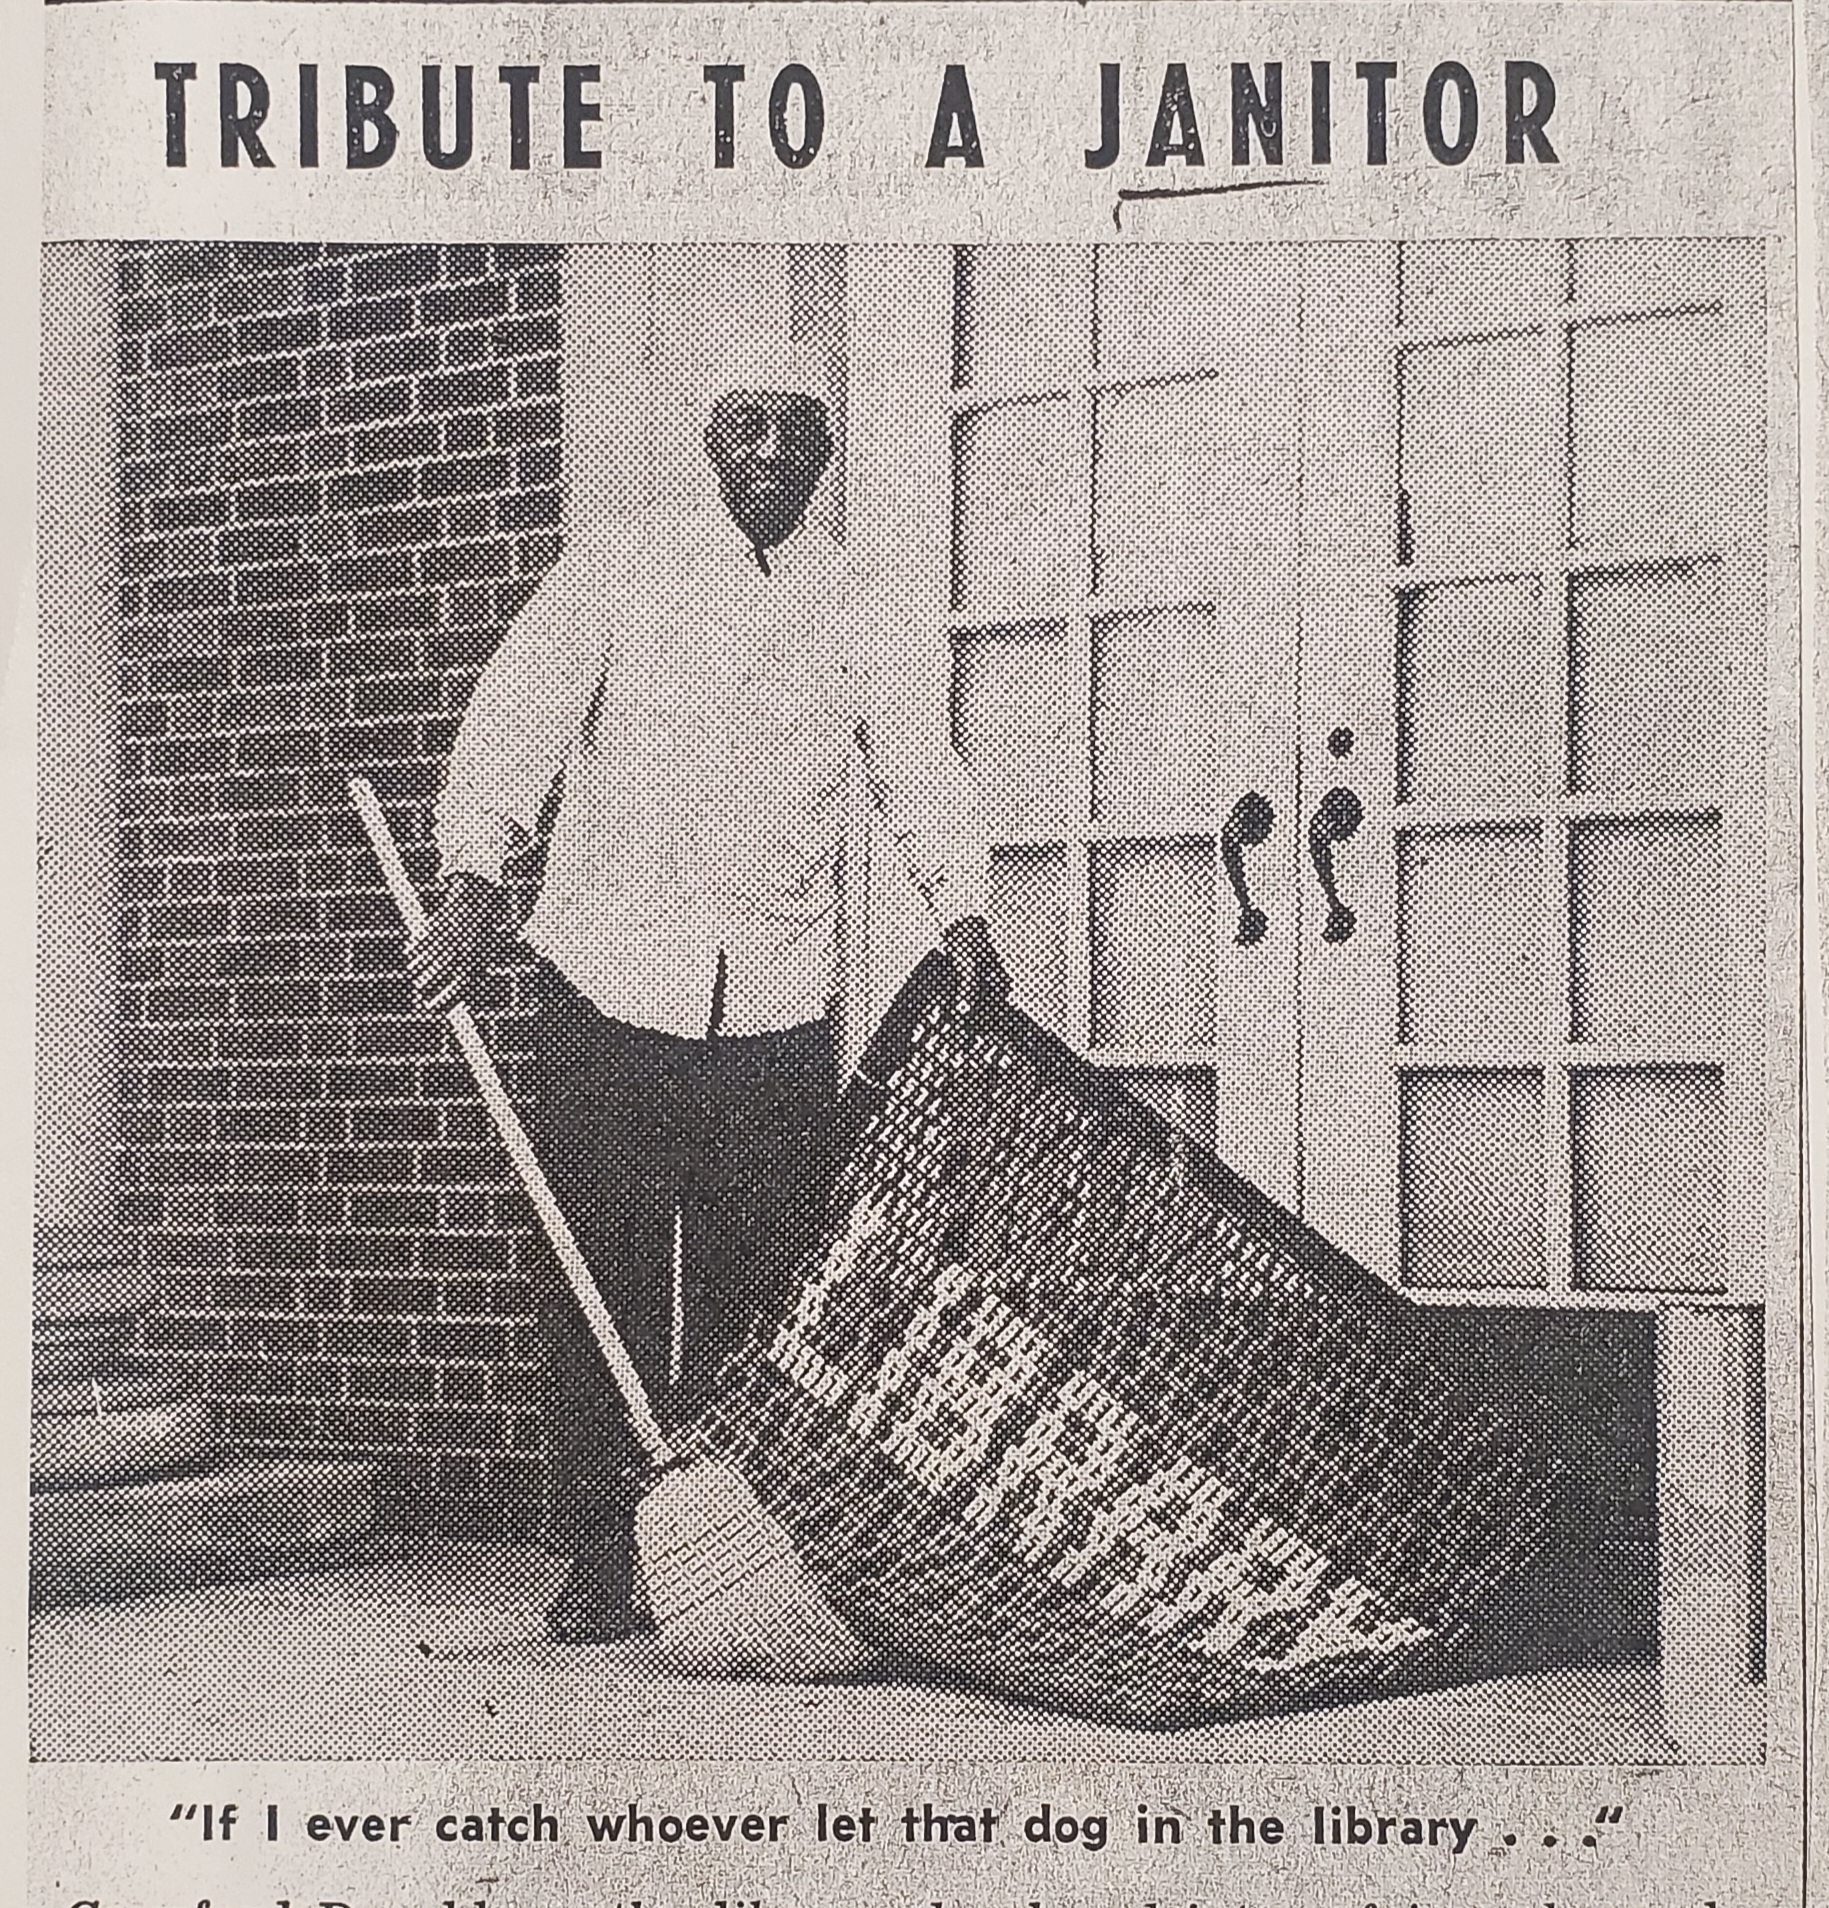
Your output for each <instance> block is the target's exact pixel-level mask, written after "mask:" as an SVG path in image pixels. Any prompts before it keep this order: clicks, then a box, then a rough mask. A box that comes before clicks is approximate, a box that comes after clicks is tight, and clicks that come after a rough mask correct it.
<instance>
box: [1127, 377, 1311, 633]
mask: <svg viewBox="0 0 1829 1908" xmlns="http://www.w3.org/2000/svg"><path fill="white" fill-rule="evenodd" d="M1296 423H1297V416H1296V407H1295V405H1294V403H1293V402H1291V401H1288V398H1287V395H1286V394H1285V393H1283V392H1281V391H1280V390H1279V389H1278V388H1277V387H1276V386H1275V385H1270V386H1266V385H1264V384H1263V383H1262V382H1260V381H1258V380H1256V379H1249V378H1241V379H1237V380H1234V379H1230V378H1228V379H1224V380H1220V379H1213V378H1202V379H1198V380H1193V381H1189V382H1185V383H1180V384H1163V385H1150V386H1146V387H1142V388H1139V389H1136V390H1121V391H1105V392H1101V393H1100V394H1099V400H1098V411H1097V427H1096V437H1097V442H1096V449H1095V452H1094V463H1095V468H1096V472H1097V475H1096V480H1095V490H1096V503H1095V508H1094V532H1093V534H1094V541H1095V544H1096V549H1097V568H1098V587H1099V589H1100V590H1101V591H1104V592H1107V593H1111V594H1119V595H1143V596H1149V597H1153V598H1155V599H1156V600H1157V601H1162V600H1164V599H1165V598H1168V597H1171V596H1173V595H1174V594H1175V593H1177V592H1185V593H1188V594H1199V595H1212V594H1215V593H1217V592H1219V591H1222V590H1223V589H1225V588H1227V587H1228V586H1230V587H1238V586H1239V585H1240V584H1241V583H1244V582H1248V581H1249V580H1250V579H1251V578H1252V577H1253V576H1254V574H1256V573H1258V572H1261V571H1262V570H1263V569H1265V568H1266V567H1268V566H1272V565H1274V566H1277V567H1285V566H1287V565H1288V564H1289V562H1290V560H1291V557H1292V554H1293V550H1292V540H1293V538H1294V536H1295V525H1296V523H1297V520H1298V519H1297V508H1298V502H1299V492H1298V489H1297V480H1298V468H1297V466H1298V455H1299V453H1298V448H1297V443H1296Z"/></svg>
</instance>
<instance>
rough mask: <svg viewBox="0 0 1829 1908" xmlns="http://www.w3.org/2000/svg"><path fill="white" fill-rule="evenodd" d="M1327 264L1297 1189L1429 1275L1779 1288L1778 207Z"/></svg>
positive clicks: (1619, 1291) (1524, 1285)
mask: <svg viewBox="0 0 1829 1908" xmlns="http://www.w3.org/2000/svg"><path fill="white" fill-rule="evenodd" d="M1310 270H1311V285H1310V292H1311V297H1310V305H1309V309H1310V311H1311V313H1315V312H1319V313H1320V314H1321V315H1320V317H1319V318H1318V319H1317V320H1314V321H1311V325H1310V328H1309V333H1308V337H1307V348H1308V370H1307V375H1306V378H1305V394H1306V406H1307V408H1306V412H1305V416H1306V418H1307V421H1308V438H1307V451H1308V477H1309V483H1308V488H1307V492H1306V495H1305V499H1304V520H1303V524H1304V528H1303V539H1304V560H1305V567H1306V571H1307V624H1308V632H1307V638H1306V641H1305V645H1304V658H1305V669H1304V689H1303V694H1304V723H1303V727H1304V737H1303V741H1304V760H1305V765H1306V771H1305V784H1306V786H1305V798H1304V799H1305V805H1306V811H1307V813H1306V818H1305V823H1304V827H1305V833H1306V835H1307V837H1308V839H1307V840H1306V841H1305V844H1304V847H1305V852H1306V853H1307V855H1308V858H1309V861H1310V879H1309V884H1308V888H1307V890H1306V893H1307V903H1306V906H1307V910H1308V914H1307V919H1306V922H1305V927H1304V935H1303V949H1304V953H1303V959H1304V968H1303V1014H1304V1022H1305V1028H1306V1033H1305V1038H1304V1047H1303V1053H1304V1084H1303V1097H1304V1128H1305V1137H1306V1146H1305V1187H1306V1193H1307V1207H1308V1216H1309V1218H1310V1219H1311V1221H1312V1222H1313V1223H1314V1224H1316V1225H1317V1226H1319V1227H1320V1229H1321V1230H1322V1231H1324V1232H1326V1233H1328V1234H1329V1235H1330V1236H1332V1237H1334V1238H1335V1239H1337V1240H1338V1241H1339V1242H1340V1243H1341V1244H1342V1245H1344V1246H1345V1247H1347V1248H1348V1249H1349V1250H1350V1251H1352V1252H1354V1253H1355V1255H1356V1256H1358V1257H1360V1258H1362V1259H1364V1260H1366V1261H1367V1262H1368V1263H1370V1264H1372V1265H1374V1266H1375V1267H1376V1268H1377V1269H1379V1270H1380V1271H1382V1272H1384V1273H1385V1274H1386V1275H1387V1276H1390V1277H1393V1278H1395V1279H1397V1280H1398V1281H1400V1282H1401V1283H1403V1284H1404V1285H1406V1286H1408V1287H1411V1288H1414V1289H1417V1290H1419V1291H1428V1292H1433V1293H1438V1294H1442V1295H1450V1294H1455V1293H1465V1294H1469V1295H1475V1294H1477V1295H1478V1296H1480V1297H1482V1298H1492V1297H1495V1296H1498V1295H1501V1294H1504V1295H1513V1296H1519V1297H1528V1298H1530V1299H1532V1300H1533V1301H1539V1302H1541V1301H1544V1300H1549V1301H1564V1302H1567V1301H1573V1302H1588V1303H1605V1304H1617V1303H1629V1304H1632V1303H1648V1302H1651V1301H1653V1300H1654V1299H1656V1298H1658V1297H1669V1296H1671V1295H1698V1296H1699V1295H1714V1296H1718V1297H1727V1296H1742V1297H1744V1296H1749V1295H1755V1294H1757V1292H1758V1290H1759V1287H1760V1266H1761V1253H1762V1240H1763V1201H1762V1191H1761V1185H1762V1181H1761V1133H1762V1127H1763V1120H1762V1114H1761V1107H1762V1106H1763V1103H1764V1100H1763V1090H1762V1064H1763V1042H1764V1027H1763V1012H1762V999H1763V992H1764V989H1763V984H1762V975H1763V936H1762V929H1761V924H1762V922H1763V920H1764V915H1765V895H1764V829H1763V822H1764V778H1763V772H1762V765H1763V763H1764V759H1765V757H1764V749H1763V745H1762V740H1761V736H1760V731H1759V711H1760V707H1761V703H1762V698H1763V694H1764V688H1765V681H1766V639H1765V628H1764V604H1763V592H1762V587H1761V579H1762V575H1763V570H1764V564H1765V542H1764V514H1763V495H1764V474H1765V444H1764V437H1763V415H1764V411H1763V406H1764V373H1763V363H1764V356H1763V353H1764V333H1763V324H1762V312H1763V288H1762V282H1761V275H1760V260H1759V253H1758V249H1757V247H1756V246H1755V245H1753V244H1733V243H1718V242H1668V243H1667V242H1644V241H1611V240H1608V241H1577V242H1575V243H1573V244H1563V243H1519V244H1509V243H1469V244H1457V243H1436V244H1410V245H1405V246H1403V247H1402V248H1401V249H1399V248H1396V247H1389V248H1356V247H1338V248H1316V252H1315V254H1314V256H1313V257H1311V261H1310ZM1330 856H1331V860H1330ZM1328 880H1331V881H1332V884H1333V886H1334V888H1335V890H1336V893H1337V895H1338V897H1339V900H1340V903H1341V905H1342V906H1344V907H1346V908H1347V909H1349V910H1350V913H1351V917H1352V918H1351V920H1350V924H1349V923H1348V921H1347V917H1346V916H1344V915H1340V914H1338V913H1337V912H1335V911H1334V909H1333V907H1332V904H1331V903H1330V901H1329V899H1328V897H1327V894H1326V893H1325V883H1326V881H1328ZM1330 917H1331V920H1332V930H1331V931H1330V927H1329V923H1330Z"/></svg>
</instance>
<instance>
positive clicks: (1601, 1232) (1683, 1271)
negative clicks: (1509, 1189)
mask: <svg viewBox="0 0 1829 1908" xmlns="http://www.w3.org/2000/svg"><path fill="white" fill-rule="evenodd" d="M1569 1087H1570V1098H1569V1114H1570V1120H1571V1130H1572V1136H1573V1140H1574V1186H1573V1194H1574V1206H1573V1231H1572V1244H1573V1249H1574V1272H1575V1283H1576V1284H1577V1285H1578V1286H1580V1287H1582V1288H1583V1289H1585V1290H1588V1291H1600V1292H1709V1291H1719V1290H1720V1289H1722V1287H1723V1286H1724V1285H1725V1283H1726V1271H1725V1252H1724V1246H1723V1241H1724V1223H1723V1211H1724V1201H1723V1161H1724V1158H1725V1154H1726V1143H1727V1117H1726V1109H1725V1105H1724V1101H1723V1096H1722V1090H1721V1074H1720V1071H1719V1069H1717V1068H1714V1067H1656V1068H1651V1067H1648V1068H1644V1069H1625V1068H1619V1069H1614V1068H1599V1069H1596V1070H1594V1071H1592V1072H1588V1071H1583V1072H1578V1073H1577V1074H1576V1075H1575V1076H1574V1077H1573V1079H1572V1080H1571V1081H1570V1083H1569Z"/></svg>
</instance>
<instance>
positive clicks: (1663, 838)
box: [1569, 816, 1724, 1046]
mask: <svg viewBox="0 0 1829 1908" xmlns="http://www.w3.org/2000/svg"><path fill="white" fill-rule="evenodd" d="M1721 890H1722V865H1721V824H1720V821H1719V820H1718V819H1717V818H1715V817H1712V816H1671V817H1661V818H1650V819H1645V820H1632V821H1597V822H1580V823H1577V824H1576V825H1575V826H1574V827H1573V828H1572V829H1571V830H1570V834H1569V940H1570V947H1569V979H1570V983H1571V990H1572V995H1573V998H1572V1002H1571V1011H1570V1027H1569V1037H1570V1039H1572V1040H1592V1041H1603V1042H1606V1043H1608V1044H1611V1045H1616V1046H1643V1045H1649V1044H1652V1043H1655V1042H1659V1041H1666V1042H1668V1041H1676V1042H1680V1043H1682V1044H1684V1045H1690V1046H1695V1045H1700V1046H1706V1045H1708V1044H1709V1043H1710V1042H1712V1041H1715V1040H1718V1039H1719V1038H1720V1037H1721V1030H1722V1020H1723V1000H1722V987H1723V980H1724V976H1723V967H1722V954H1721V949H1722V942H1723V932H1722V928H1723V923H1722V893H1721Z"/></svg>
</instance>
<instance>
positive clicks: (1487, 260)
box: [1401, 239, 1567, 331]
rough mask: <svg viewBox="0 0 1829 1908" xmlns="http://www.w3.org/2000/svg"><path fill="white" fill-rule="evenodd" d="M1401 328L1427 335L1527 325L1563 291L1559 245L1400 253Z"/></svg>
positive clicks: (1507, 242)
mask: <svg viewBox="0 0 1829 1908" xmlns="http://www.w3.org/2000/svg"><path fill="white" fill-rule="evenodd" d="M1402 258H1403V284H1402V292H1401V298H1402V308H1403V322H1404V323H1405V324H1406V325H1415V326H1419V327H1421V328H1424V329H1427V330H1443V331H1446V330H1449V329H1451V328H1454V327H1458V326H1461V325H1476V324H1488V325H1490V324H1495V323H1501V324H1505V323H1508V324H1513V325H1516V324H1519V323H1525V324H1529V323H1531V322H1532V321H1533V320H1536V319H1538V318H1540V317H1541V316H1542V315H1543V312H1544V309H1545V307H1546V306H1548V305H1549V304H1550V303H1551V302H1552V301H1554V300H1560V299H1561V298H1562V296H1563V293H1564V291H1565V289H1566V284H1565V281H1566V278H1567V255H1566V253H1565V251H1564V249H1563V247H1562V245H1561V244H1560V243H1559V242H1555V241H1545V240H1535V239H1427V240H1423V241H1420V242H1412V243H1409V244H1406V245H1405V246H1404V248H1403V252H1402Z"/></svg>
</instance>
